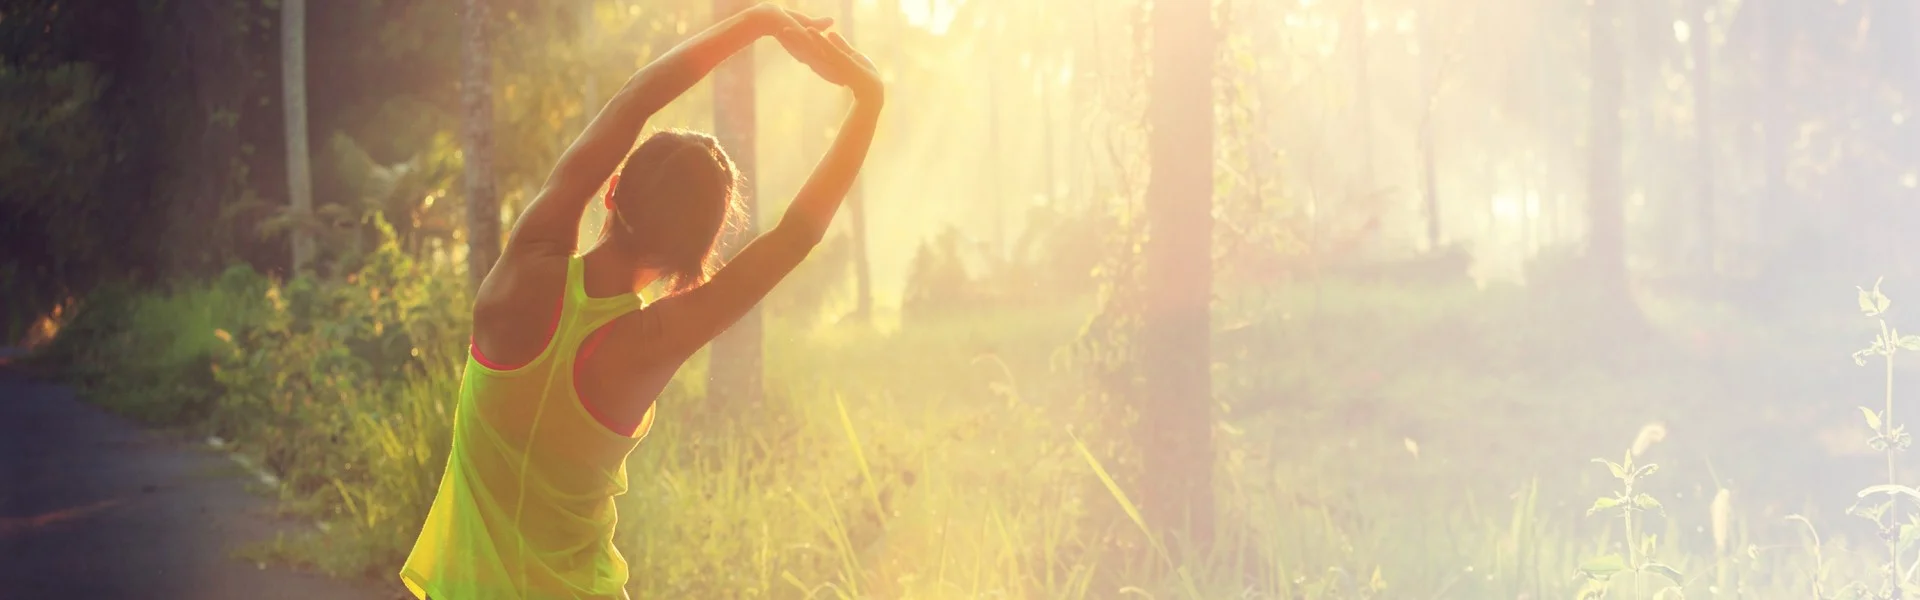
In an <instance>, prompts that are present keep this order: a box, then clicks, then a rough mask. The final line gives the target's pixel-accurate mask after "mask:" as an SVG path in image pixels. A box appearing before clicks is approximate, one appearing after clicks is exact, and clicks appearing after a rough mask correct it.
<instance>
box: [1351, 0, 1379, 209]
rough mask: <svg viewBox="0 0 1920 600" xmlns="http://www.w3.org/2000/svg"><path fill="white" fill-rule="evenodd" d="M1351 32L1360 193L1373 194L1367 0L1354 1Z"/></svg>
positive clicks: (1371, 100) (1371, 93)
mask: <svg viewBox="0 0 1920 600" xmlns="http://www.w3.org/2000/svg"><path fill="white" fill-rule="evenodd" d="M1352 2H1353V3H1352V4H1350V5H1348V6H1349V7H1350V8H1349V10H1348V12H1347V31H1348V33H1350V34H1351V35H1352V36H1353V37H1352V40H1353V54H1352V58H1353V102H1354V110H1355V112H1356V115H1355V118H1356V119H1358V121H1359V136H1358V141H1359V142H1360V185H1361V188H1360V191H1361V192H1362V193H1366V194H1371V193H1373V184H1374V182H1373V89H1372V79H1373V77H1372V75H1371V74H1370V72H1369V70H1368V69H1367V63H1368V56H1367V0H1352Z"/></svg>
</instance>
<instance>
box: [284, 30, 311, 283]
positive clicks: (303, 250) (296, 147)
mask: <svg viewBox="0 0 1920 600" xmlns="http://www.w3.org/2000/svg"><path fill="white" fill-rule="evenodd" d="M306 31H307V3H306V0H281V2H280V60H281V63H280V70H281V71H280V72H281V82H282V89H283V93H284V94H285V96H286V97H285V99H284V100H283V101H282V102H281V104H282V105H283V106H284V107H285V108H286V120H287V201H288V202H287V203H288V208H289V209H290V212H291V213H292V216H293V228H292V229H291V230H289V233H290V234H291V236H290V237H292V238H293V270H294V272H295V273H298V272H300V271H301V270H303V269H306V268H307V267H308V266H310V265H311V264H312V262H313V231H312V230H311V229H308V222H309V221H310V220H311V219H310V217H311V216H312V215H313V174H312V171H311V164H312V163H311V162H310V160H309V157H308V142H307V139H308V138H307V42H306Z"/></svg>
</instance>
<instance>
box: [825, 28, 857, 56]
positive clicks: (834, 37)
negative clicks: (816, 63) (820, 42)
mask: <svg viewBox="0 0 1920 600" xmlns="http://www.w3.org/2000/svg"><path fill="white" fill-rule="evenodd" d="M827 41H830V42H832V43H833V47H835V48H839V49H840V51H841V52H845V53H847V55H848V56H853V55H855V54H859V53H858V52H855V51H854V50H853V46H851V45H848V44H847V38H844V37H841V36H840V32H838V31H829V32H827Z"/></svg>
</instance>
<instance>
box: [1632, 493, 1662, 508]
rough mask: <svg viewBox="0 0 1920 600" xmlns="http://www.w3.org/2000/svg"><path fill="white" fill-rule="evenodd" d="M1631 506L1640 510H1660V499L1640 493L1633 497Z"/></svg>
mask: <svg viewBox="0 0 1920 600" xmlns="http://www.w3.org/2000/svg"><path fill="white" fill-rule="evenodd" d="M1633 507H1634V508H1638V509H1640V510H1660V501H1659V500H1655V499H1653V496H1648V495H1646V494H1640V495H1638V496H1634V497H1633Z"/></svg>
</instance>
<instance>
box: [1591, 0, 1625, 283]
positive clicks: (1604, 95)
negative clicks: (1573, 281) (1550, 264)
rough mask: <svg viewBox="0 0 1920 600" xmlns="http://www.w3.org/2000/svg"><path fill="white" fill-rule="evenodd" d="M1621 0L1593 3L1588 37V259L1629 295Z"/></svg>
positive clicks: (1597, 279)
mask: <svg viewBox="0 0 1920 600" xmlns="http://www.w3.org/2000/svg"><path fill="white" fill-rule="evenodd" d="M1619 4H1620V3H1619V2H1610V1H1600V2H1594V3H1592V4H1591V6H1590V8H1589V9H1588V10H1589V11H1591V12H1590V13H1589V17H1590V19H1591V21H1590V22H1589V25H1590V33H1589V38H1590V39H1589V42H1590V43H1591V47H1590V49H1589V50H1590V52H1591V54H1590V56H1589V57H1588V58H1589V60H1591V61H1592V62H1591V68H1592V78H1593V85H1592V87H1591V89H1590V94H1591V96H1590V99H1589V102H1590V106H1589V108H1590V109H1591V110H1592V115H1591V119H1592V122H1591V123H1589V125H1588V127H1589V131H1590V132H1591V136H1590V138H1591V139H1590V142H1589V143H1590V144H1592V145H1591V146H1590V147H1589V148H1588V152H1589V154H1588V161H1589V163H1588V168H1589V172H1588V174H1587V177H1588V182H1587V194H1588V196H1587V223H1588V232H1587V240H1588V246H1587V260H1588V263H1589V265H1590V266H1591V267H1592V269H1591V271H1590V272H1589V273H1590V276H1591V277H1592V278H1593V281H1594V283H1596V284H1597V285H1599V286H1600V287H1599V290H1598V291H1600V292H1602V293H1605V294H1608V295H1612V294H1615V293H1618V294H1619V296H1618V297H1619V298H1624V297H1625V296H1626V293H1625V292H1626V235H1625V231H1624V229H1625V225H1626V224H1625V207H1624V205H1623V203H1622V199H1621V185H1620V170H1621V165H1620V144H1621V140H1620V136H1621V131H1620V129H1621V123H1620V93H1621V90H1620V88H1621V84H1622V81H1621V80H1622V79H1623V76H1622V73H1621V61H1620V48H1619V45H1618V41H1617V40H1618V39H1619V29H1618V27H1619V25H1618V23H1619V17H1618V10H1619Z"/></svg>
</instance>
